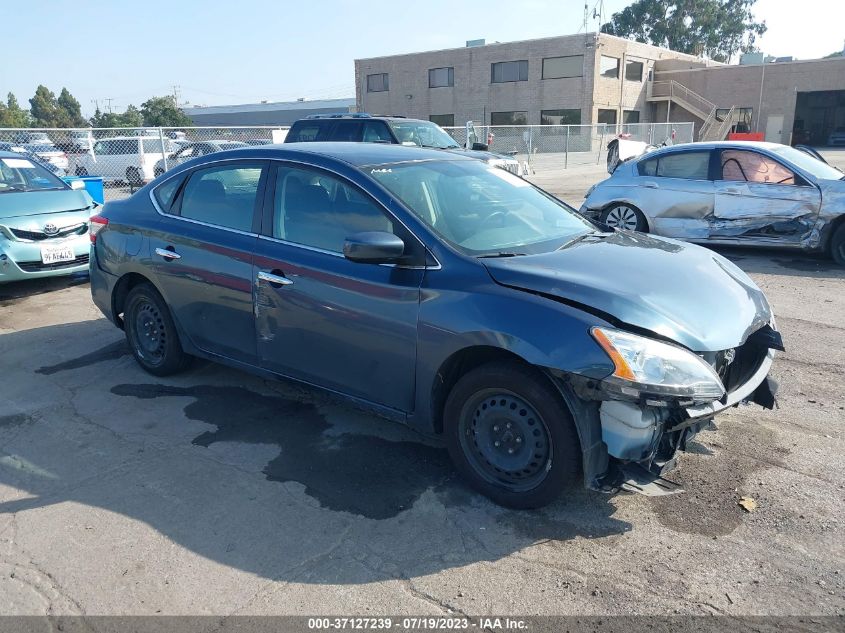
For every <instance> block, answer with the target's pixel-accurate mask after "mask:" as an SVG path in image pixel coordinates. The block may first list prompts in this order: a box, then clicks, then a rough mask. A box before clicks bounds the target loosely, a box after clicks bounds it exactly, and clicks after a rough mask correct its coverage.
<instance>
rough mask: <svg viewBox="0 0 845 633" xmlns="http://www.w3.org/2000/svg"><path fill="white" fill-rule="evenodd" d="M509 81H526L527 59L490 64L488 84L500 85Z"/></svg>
mask: <svg viewBox="0 0 845 633" xmlns="http://www.w3.org/2000/svg"><path fill="white" fill-rule="evenodd" d="M509 81H528V60H527V59H523V60H521V61H518V62H499V63H497V64H490V83H494V84H501V83H506V82H509Z"/></svg>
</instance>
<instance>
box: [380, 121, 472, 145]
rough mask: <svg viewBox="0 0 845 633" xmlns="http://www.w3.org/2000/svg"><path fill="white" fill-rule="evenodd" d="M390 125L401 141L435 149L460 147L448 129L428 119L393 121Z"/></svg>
mask: <svg viewBox="0 0 845 633" xmlns="http://www.w3.org/2000/svg"><path fill="white" fill-rule="evenodd" d="M390 127H391V128H393V133H394V134H395V135H396V138H398V139H399V142H400V143H402V144H408V145H419V146H420V147H433V148H435V149H452V148H456V147H460V145H458V144H457V143H456V142H455V139H453V138H452V137H451V136H449V135H448V134H447V133H446V131H445V130H444V129H443V128H441V127H440V126H439V125H437V124H436V123H430V122H428V121H391V122H390Z"/></svg>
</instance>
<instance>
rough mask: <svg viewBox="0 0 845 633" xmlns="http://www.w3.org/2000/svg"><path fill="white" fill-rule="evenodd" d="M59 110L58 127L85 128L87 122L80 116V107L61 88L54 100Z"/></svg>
mask: <svg viewBox="0 0 845 633" xmlns="http://www.w3.org/2000/svg"><path fill="white" fill-rule="evenodd" d="M56 104H57V106H58V109H59V119H60V121H61V125H60V127H85V126H87V125H88V121H86V120H85V117H84V116H82V106H81V105H79V101H77V100H76V97H74V96H73V95H72V94H70V91H69V90H68V89H67V88H62V92H61V94H59V98H58V99H57V100H56Z"/></svg>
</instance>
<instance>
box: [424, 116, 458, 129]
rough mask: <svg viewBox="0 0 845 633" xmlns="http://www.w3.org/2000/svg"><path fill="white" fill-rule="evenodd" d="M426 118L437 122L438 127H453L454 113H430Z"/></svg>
mask: <svg viewBox="0 0 845 633" xmlns="http://www.w3.org/2000/svg"><path fill="white" fill-rule="evenodd" d="M428 120H429V121H431V122H432V123H437V125H439V126H440V127H455V115H454V114H432V115H431V116H430V117H428Z"/></svg>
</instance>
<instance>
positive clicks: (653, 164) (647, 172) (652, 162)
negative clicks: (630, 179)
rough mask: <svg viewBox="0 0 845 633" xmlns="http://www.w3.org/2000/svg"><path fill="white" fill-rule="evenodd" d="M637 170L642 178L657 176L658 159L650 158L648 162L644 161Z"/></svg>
mask: <svg viewBox="0 0 845 633" xmlns="http://www.w3.org/2000/svg"><path fill="white" fill-rule="evenodd" d="M637 169H638V170H639V172H640V176H656V175H657V159H656V158H650V159H648V160H644V161H642V162H641V163H640V164H639V165H637Z"/></svg>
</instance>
